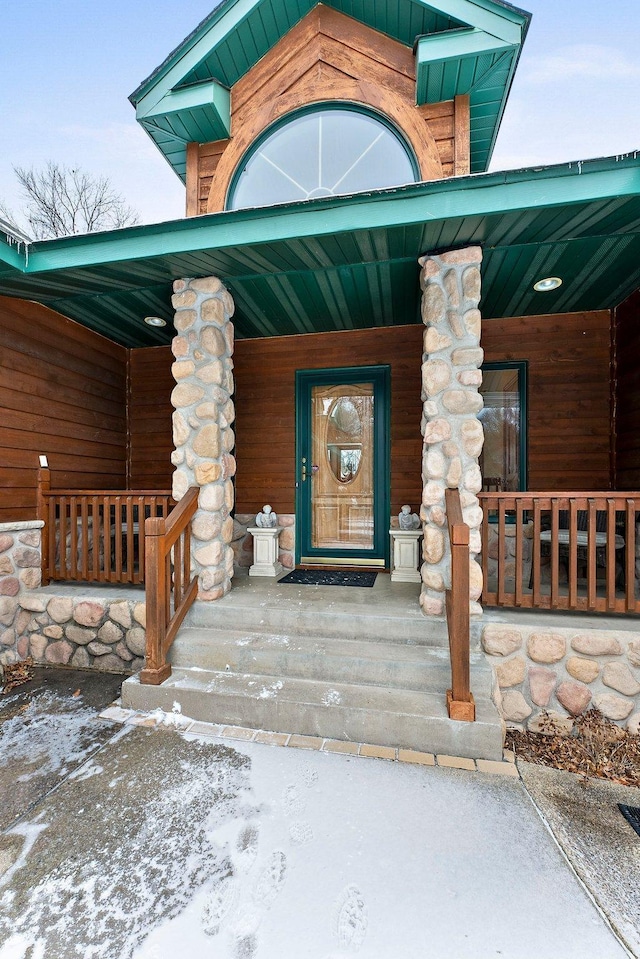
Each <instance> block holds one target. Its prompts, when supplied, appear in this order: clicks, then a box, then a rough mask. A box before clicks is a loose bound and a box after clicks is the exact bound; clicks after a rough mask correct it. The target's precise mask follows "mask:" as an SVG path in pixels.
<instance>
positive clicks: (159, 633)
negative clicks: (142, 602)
mask: <svg viewBox="0 0 640 959" xmlns="http://www.w3.org/2000/svg"><path fill="white" fill-rule="evenodd" d="M199 492H200V490H199V488H198V487H197V486H190V487H189V489H188V490H187V492H186V493H185V495H184V496H183V498H182V499H181V500H180V502H179V503H178V505H177V506H176V508H175V509H174V510H173V511H172V512H171V513H170V515H169V516H168V517H167V518H166V519H163V518H161V517H160V518H158V519H154V518H151V517H150V518H149V519H147V520H146V522H145V536H146V538H147V553H146V566H145V585H146V613H147V618H146V662H145V665H144V668H143V669H142V670H141V672H140V682H141V683H142V684H143V685H150V686H159V685H160V683H163V682H164V681H165V679H168V677H169V676H170V675H171V663H168V662H167V653H168V652H169V649H170V648H171V644H172V643H173V641H174V639H175V637H176V635H177V633H178V630H179V628H180V625H181V623H182V621H183V619H184V617H185V616H186V614H187V612H188V610H189V607H190V606H191V605H192V603H193V601H194V600H195V598H196V596H197V594H198V577H197V575H195V576H193V577H191V520H192V519H193V517H194V516H195V513H196V510H197V509H198V494H199ZM172 553H173V576H172V574H171V571H172V563H171V558H172ZM172 594H173V615H172V613H171V607H172V603H171V597H172Z"/></svg>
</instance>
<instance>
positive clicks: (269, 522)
mask: <svg viewBox="0 0 640 959" xmlns="http://www.w3.org/2000/svg"><path fill="white" fill-rule="evenodd" d="M277 525H278V514H277V513H274V512H273V510H272V509H271V507H270V506H269V505H268V504H267V505H265V506H263V507H262V512H261V513H258V514H257V515H256V526H258V527H260V529H273V528H274V527H275V526H277Z"/></svg>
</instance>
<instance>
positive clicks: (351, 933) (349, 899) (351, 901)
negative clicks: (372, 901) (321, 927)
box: [333, 885, 368, 950]
mask: <svg viewBox="0 0 640 959" xmlns="http://www.w3.org/2000/svg"><path fill="white" fill-rule="evenodd" d="M367 922H368V919H367V906H366V903H365V901H364V898H363V896H362V893H361V892H360V890H359V889H358V887H357V886H353V885H352V886H347V887H346V888H345V889H343V890H342V892H341V894H340V895H339V896H338V898H337V899H336V902H335V906H334V913H333V933H334V935H335V936H336V937H337V939H338V942H339V943H340V945H341V946H347V947H349V948H351V949H354V950H356V949H359V948H360V946H361V945H362V943H363V942H364V938H365V936H366V934H367Z"/></svg>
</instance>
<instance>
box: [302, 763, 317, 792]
mask: <svg viewBox="0 0 640 959" xmlns="http://www.w3.org/2000/svg"><path fill="white" fill-rule="evenodd" d="M300 778H301V780H302V782H303V785H305V786H306V787H307V789H311V788H312V787H313V786H315V784H316V783H317V782H318V772H317V770H316V769H314V768H313V766H305V767H304V768H303V770H302V772H301V773H300Z"/></svg>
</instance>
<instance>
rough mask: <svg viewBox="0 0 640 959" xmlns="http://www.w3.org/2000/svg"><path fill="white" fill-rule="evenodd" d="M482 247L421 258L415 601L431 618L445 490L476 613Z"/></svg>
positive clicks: (444, 550) (441, 576)
mask: <svg viewBox="0 0 640 959" xmlns="http://www.w3.org/2000/svg"><path fill="white" fill-rule="evenodd" d="M481 262H482V250H481V249H480V248H479V247H468V248H466V249H463V250H453V251H452V252H450V253H442V254H440V255H438V256H436V255H427V256H424V257H422V258H421V260H420V265H421V267H422V273H421V286H422V290H423V295H422V319H423V322H424V324H425V327H426V330H425V334H424V353H423V359H422V401H423V415H422V435H423V439H424V445H423V455H422V479H423V491H422V506H421V509H420V518H421V519H422V524H423V530H424V539H423V545H422V556H423V560H424V562H423V565H422V592H421V596H420V605H421V606H422V609H423V611H424V612H425V613H426V614H427V615H430V616H442V615H443V613H444V591H445V589H446V588H448V587H449V585H450V581H451V551H450V547H449V541H448V535H447V519H446V513H445V502H444V491H445V489H446V488H447V487H449V488H458V489H459V490H460V499H461V502H462V510H463V516H464V521H465V523H467V524H468V526H469V528H470V530H471V534H470V544H469V552H470V577H469V591H470V611H471V614H472V615H474V616H478V615H481V613H482V610H481V607H480V605H479V604H478V602H477V600H478V599H479V598H480V595H481V593H482V570H481V567H480V565H479V564H478V563H477V562H476V560H475V556H476V555H477V554H478V553H479V552H480V545H481V544H480V526H481V524H482V510H481V508H480V506H479V503H478V497H477V495H476V494H477V493H478V492H479V491H480V490H481V489H482V477H481V475H480V468H479V466H478V457H479V456H480V452H481V450H482V445H483V442H484V433H483V430H482V424H481V423H480V421H479V419H478V413H479V412H480V410H481V409H482V406H483V401H482V397H481V395H480V393H479V387H480V384H481V383H482V372H481V370H480V367H481V365H482V359H483V352H482V350H481V349H480V327H481V317H480V311H479V310H478V304H479V302H480V291H481V277H480V263H481Z"/></svg>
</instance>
